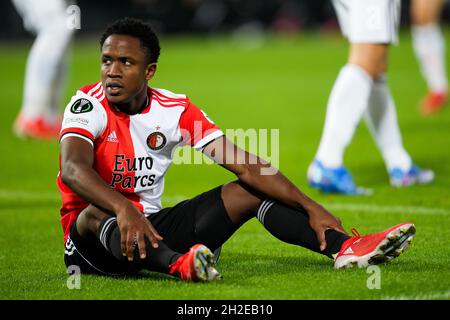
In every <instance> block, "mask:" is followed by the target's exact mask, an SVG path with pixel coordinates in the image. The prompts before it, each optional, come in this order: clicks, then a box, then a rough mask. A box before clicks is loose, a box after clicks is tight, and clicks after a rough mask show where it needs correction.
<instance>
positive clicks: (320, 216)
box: [203, 136, 346, 250]
mask: <svg viewBox="0 0 450 320" xmlns="http://www.w3.org/2000/svg"><path fill="white" fill-rule="evenodd" d="M203 153H204V154H205V155H206V156H207V157H209V158H211V159H212V160H213V161H215V162H216V163H218V164H219V165H221V166H222V167H224V168H225V169H227V170H229V171H231V172H233V173H234V174H235V175H236V176H237V177H238V179H239V180H240V181H241V182H243V183H244V184H246V185H248V186H250V187H251V188H253V189H254V190H256V191H258V192H261V193H263V194H264V195H266V196H267V197H268V198H271V199H273V200H277V201H279V202H282V203H285V204H288V205H291V206H294V207H300V208H304V209H305V210H306V211H307V212H308V215H309V223H310V225H311V227H312V228H313V229H314V231H315V232H316V235H317V238H318V240H319V243H320V247H321V250H324V249H325V246H326V242H325V231H326V230H328V229H334V230H337V231H340V232H343V233H346V232H345V230H344V229H343V227H342V225H341V222H340V220H339V218H337V217H335V216H333V215H332V214H331V213H329V212H328V211H327V210H326V209H325V208H324V207H322V206H321V205H320V204H318V203H317V202H315V201H314V200H312V199H311V198H309V197H308V196H307V195H305V194H304V193H303V192H301V191H300V190H299V188H297V186H295V185H294V184H293V183H292V182H291V181H290V180H289V179H288V178H286V177H285V176H284V175H283V174H282V173H281V172H280V171H279V170H277V169H276V168H274V167H272V166H271V165H270V163H268V162H267V161H265V160H263V159H261V158H260V157H258V156H256V155H253V154H251V153H249V152H247V151H245V150H242V149H241V148H239V147H238V146H236V145H235V144H234V143H233V142H232V141H230V140H229V139H227V138H226V137H225V136H222V137H220V138H218V139H216V140H214V141H212V142H211V143H209V144H208V145H207V146H206V147H205V148H204V149H203Z"/></svg>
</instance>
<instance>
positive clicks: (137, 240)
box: [117, 202, 163, 261]
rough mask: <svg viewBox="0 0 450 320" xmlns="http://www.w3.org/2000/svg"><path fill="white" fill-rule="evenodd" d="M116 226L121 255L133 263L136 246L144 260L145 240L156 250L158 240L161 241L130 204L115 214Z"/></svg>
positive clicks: (143, 217) (152, 228) (153, 229)
mask: <svg viewBox="0 0 450 320" xmlns="http://www.w3.org/2000/svg"><path fill="white" fill-rule="evenodd" d="M117 224H118V226H119V229H120V235H121V242H120V244H121V247H122V254H123V256H126V257H127V258H128V260H129V261H133V257H134V249H135V247H136V245H137V246H138V248H139V257H140V258H141V259H145V258H146V256H147V254H146V250H145V248H146V244H145V239H146V238H147V239H148V240H149V241H150V244H151V245H152V246H153V248H158V240H162V239H163V238H162V237H161V236H160V235H159V234H158V232H157V231H156V230H155V228H154V227H153V225H152V224H151V223H150V221H148V219H147V218H146V217H145V216H144V215H143V214H142V213H141V212H139V211H138V210H137V209H136V207H135V206H134V205H133V204H132V203H131V202H130V203H129V204H127V205H126V207H125V208H124V210H123V211H121V212H120V213H118V214H117Z"/></svg>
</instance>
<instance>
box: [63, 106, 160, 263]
mask: <svg viewBox="0 0 450 320" xmlns="http://www.w3.org/2000/svg"><path fill="white" fill-rule="evenodd" d="M76 101H78V100H75V101H72V102H71V103H70V104H69V106H68V107H67V109H66V112H65V114H64V122H63V129H62V136H61V143H60V154H61V173H60V174H61V179H62V181H63V183H64V184H66V185H67V186H68V187H69V188H70V189H71V190H72V191H73V192H75V193H76V194H78V195H79V196H80V197H81V198H83V199H84V200H86V201H87V202H89V203H91V204H92V205H94V206H96V207H98V208H100V209H102V210H103V211H105V212H109V213H112V214H115V215H116V216H117V223H118V225H119V228H120V232H121V245H122V253H123V254H124V255H126V256H127V257H128V260H132V259H133V253H134V246H135V239H136V240H137V244H138V247H139V255H140V257H141V258H145V256H146V253H145V252H146V251H145V237H147V238H148V239H149V240H150V243H151V244H152V245H153V247H155V248H156V247H158V240H162V237H161V236H160V235H159V234H158V232H157V231H156V230H155V229H154V228H153V226H152V225H151V223H150V222H149V221H148V220H147V219H146V218H145V216H144V215H143V214H142V213H140V212H139V211H138V210H137V209H136V207H135V206H134V205H133V203H132V202H131V201H129V200H128V199H127V198H126V197H124V196H123V195H122V194H121V193H120V192H117V191H115V190H114V189H112V188H111V187H110V186H109V185H107V184H106V182H105V181H104V180H103V179H102V178H101V177H100V176H99V175H98V173H97V172H96V171H95V170H94V168H93V164H94V148H93V141H91V140H90V139H95V138H96V137H97V136H98V135H99V134H100V133H101V131H102V130H101V129H102V127H104V124H102V123H101V119H102V113H101V111H102V110H99V109H96V107H97V108H102V107H101V106H98V105H96V103H95V101H91V106H90V108H85V109H86V110H89V109H90V110H89V111H85V112H81V111H80V110H82V109H80V108H78V109H76V108H77V106H76V107H75V108H74V107H73V105H74V103H76ZM68 119H69V120H68ZM67 124H69V125H67Z"/></svg>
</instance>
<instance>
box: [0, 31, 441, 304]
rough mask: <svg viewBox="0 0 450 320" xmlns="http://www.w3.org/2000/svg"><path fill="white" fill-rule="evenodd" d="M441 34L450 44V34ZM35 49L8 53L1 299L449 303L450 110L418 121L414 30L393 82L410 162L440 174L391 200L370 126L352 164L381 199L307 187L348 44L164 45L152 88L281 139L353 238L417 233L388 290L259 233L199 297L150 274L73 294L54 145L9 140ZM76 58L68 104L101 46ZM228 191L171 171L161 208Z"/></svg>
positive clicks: (216, 175)
mask: <svg viewBox="0 0 450 320" xmlns="http://www.w3.org/2000/svg"><path fill="white" fill-rule="evenodd" d="M445 35H446V39H447V43H450V30H448V29H446V30H445ZM30 45H31V42H21V43H9V44H8V43H3V44H1V45H0V67H1V68H0V70H1V71H2V77H1V80H0V88H1V90H0V101H1V105H2V108H1V112H2V116H1V117H0V154H1V168H2V172H1V179H0V299H155V300H159V299H449V298H450V267H449V260H450V250H449V240H450V228H449V225H450V165H449V163H450V144H449V141H450V109H449V108H447V109H446V110H444V111H443V112H441V113H440V114H438V115H435V116H433V117H430V118H422V117H421V116H420V115H419V114H418V112H417V107H416V106H417V102H418V100H419V99H420V98H421V96H422V95H423V94H424V92H425V84H424V81H423V80H422V78H421V76H420V74H419V70H418V66H417V63H416V60H415V58H414V55H413V52H412V46H411V39H410V36H409V33H408V32H407V31H405V32H403V33H402V35H401V42H400V45H399V46H395V47H393V48H392V50H391V57H390V67H389V69H390V70H389V81H390V85H391V89H392V92H393V95H394V98H395V100H396V103H397V109H398V115H399V121H400V125H401V129H402V133H403V140H404V144H405V146H406V148H407V150H408V151H409V152H410V153H411V154H412V156H413V158H414V160H415V162H416V163H418V164H419V165H421V166H423V167H430V168H432V169H434V170H435V173H436V181H435V183H433V184H432V185H430V186H415V187H410V188H404V189H395V188H392V187H390V186H389V185H388V181H387V174H386V171H385V168H384V165H383V162H382V159H381V157H380V154H379V153H378V151H377V149H376V147H375V144H374V142H373V140H372V138H371V136H370V134H369V132H368V130H367V128H366V126H365V125H364V124H362V125H361V126H360V127H359V128H358V131H357V134H356V136H355V138H354V140H353V141H352V143H351V145H350V146H349V148H348V149H347V152H346V156H345V158H346V165H347V166H348V167H349V168H350V169H351V170H352V173H353V174H354V176H355V179H356V181H357V183H358V184H361V185H363V186H367V187H371V188H373V189H374V195H373V196H371V197H340V196H332V195H322V194H320V193H318V192H316V191H315V190H312V189H310V188H309V187H308V186H307V184H306V177H305V176H306V168H307V166H308V164H309V162H310V161H311V159H312V157H313V156H314V152H315V150H316V147H317V145H318V143H319V139H320V134H321V130H322V126H323V122H324V117H325V109H326V103H327V99H328V95H329V92H330V90H331V87H332V85H333V82H334V80H335V78H336V76H337V73H338V71H339V69H340V67H341V66H342V65H343V64H344V63H345V61H346V55H347V49H348V48H347V43H346V41H345V40H343V39H342V37H341V36H340V35H338V34H333V35H323V34H315V33H310V34H306V35H301V36H297V37H293V38H276V37H268V38H267V39H265V40H264V41H263V42H261V43H256V42H255V43H248V42H239V41H237V40H236V39H231V38H229V37H222V38H214V39H200V38H194V39H192V38H170V39H169V38H163V39H162V55H161V59H160V62H159V66H158V72H157V74H156V77H155V78H154V80H153V81H152V82H151V85H152V86H154V87H161V88H166V89H169V90H172V91H174V92H178V93H186V94H188V95H189V96H190V98H191V99H192V101H193V102H194V103H196V104H197V105H199V106H200V107H202V108H203V109H204V110H205V111H206V112H207V113H208V114H209V116H210V117H211V118H212V119H213V120H214V121H215V122H216V123H217V124H218V125H219V126H221V127H222V128H223V129H236V128H243V129H248V128H258V129H271V128H274V129H279V130H280V160H279V167H280V169H281V171H282V172H283V173H284V174H285V175H287V176H288V177H290V178H291V179H292V181H294V182H295V183H296V184H297V185H298V186H299V187H300V189H302V190H303V191H304V192H306V193H307V194H308V195H310V196H311V197H312V198H314V199H316V200H317V201H319V202H321V203H323V204H324V205H325V206H326V207H327V208H329V209H330V210H331V211H332V212H333V213H334V214H336V215H337V216H339V217H340V218H341V219H342V221H343V224H344V227H345V228H346V229H347V230H350V228H351V227H356V228H358V230H359V231H360V232H361V233H363V234H364V233H371V232H376V231H380V230H383V229H385V228H387V227H390V226H392V225H394V224H397V223H400V222H403V221H412V222H414V223H415V224H416V226H417V236H416V239H415V241H414V243H413V246H412V247H411V248H410V249H409V250H408V251H407V252H406V253H405V254H404V255H402V256H401V257H400V258H399V259H396V260H395V261H393V262H392V263H390V264H389V265H382V266H380V270H381V273H380V275H381V278H380V279H381V282H380V286H381V287H380V289H369V288H368V287H367V282H368V280H369V277H370V276H371V275H372V274H369V273H367V270H366V269H349V270H334V269H333V263H332V261H330V260H329V259H327V258H325V257H322V256H320V255H317V254H314V253H311V252H309V251H308V250H306V249H303V248H300V247H296V246H293V245H288V244H284V243H282V242H280V241H279V240H277V239H275V238H273V237H272V236H271V235H270V234H268V232H266V231H265V230H264V229H263V228H262V227H261V226H260V225H259V223H258V222H257V221H251V222H249V223H248V224H246V225H245V226H244V227H243V228H242V229H240V230H239V231H238V232H237V233H236V234H235V235H234V236H233V237H232V238H231V239H230V241H229V242H227V243H226V244H225V245H224V247H223V251H222V255H221V257H220V261H219V265H218V269H219V270H220V272H221V273H222V274H223V277H224V278H223V281H220V282H215V283H206V284H192V283H184V282H182V281H178V280H176V279H174V278H170V277H167V276H164V275H159V274H155V273H149V272H143V273H142V274H141V275H139V276H137V277H133V278H104V277H97V276H88V275H86V276H84V275H83V276H82V277H81V289H79V290H76V289H75V290H70V289H68V287H67V284H66V282H67V279H68V275H67V273H66V269H65V266H64V263H63V253H64V248H63V243H62V230H61V226H60V222H59V206H60V198H59V194H58V192H57V189H56V186H55V179H56V174H57V172H58V144H57V142H37V141H22V140H19V139H17V138H15V137H14V135H13V134H12V132H11V127H12V123H13V121H14V118H15V116H16V114H17V112H18V110H19V106H20V102H21V97H22V84H23V71H24V68H25V61H26V57H27V53H28V50H29V48H30ZM448 49H450V48H448ZM447 51H450V50H447ZM71 58H72V60H71V61H72V63H71V65H70V78H69V81H68V83H67V92H66V97H65V101H68V99H69V97H70V96H71V94H72V93H73V92H74V91H75V90H76V89H77V88H79V87H81V86H82V85H85V84H88V83H93V82H95V81H98V79H99V73H100V72H99V61H100V59H99V51H98V46H97V39H90V40H89V39H85V40H77V41H76V42H75V43H74V45H73V49H72V54H71ZM232 179H234V177H233V176H232V175H231V174H229V173H227V172H225V170H223V169H222V168H220V167H219V166H212V165H177V166H172V168H171V170H170V171H169V174H168V176H167V180H166V193H165V195H166V196H165V198H163V203H164V205H166V206H170V205H173V204H175V203H176V202H177V201H179V200H182V199H184V198H187V197H192V196H195V195H197V194H199V193H201V192H203V191H206V190H209V189H211V188H213V187H215V186H217V185H220V184H223V183H225V182H227V181H230V180H232Z"/></svg>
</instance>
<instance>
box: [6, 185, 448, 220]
mask: <svg viewBox="0 0 450 320" xmlns="http://www.w3.org/2000/svg"><path fill="white" fill-rule="evenodd" d="M190 198H192V197H189V196H186V195H182V194H178V195H170V196H169V195H167V196H164V195H163V197H162V200H163V201H164V202H165V203H169V204H170V205H172V204H176V203H178V202H180V201H183V200H187V199H190ZM1 199H9V200H11V199H18V200H55V201H58V200H61V197H60V195H59V193H58V192H57V191H55V192H48V191H46V192H37V191H24V190H2V189H0V200H1ZM322 205H323V206H324V207H325V208H327V209H328V210H330V211H350V212H374V213H380V212H382V213H391V214H425V215H449V216H450V209H443V208H432V207H421V206H392V205H379V204H364V203H345V202H333V203H322Z"/></svg>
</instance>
